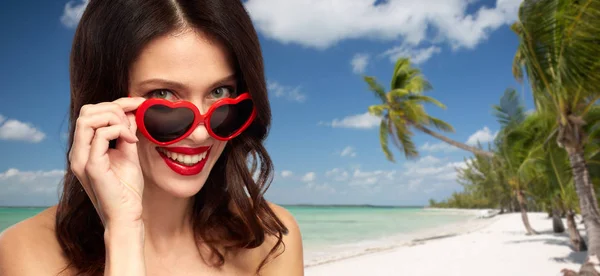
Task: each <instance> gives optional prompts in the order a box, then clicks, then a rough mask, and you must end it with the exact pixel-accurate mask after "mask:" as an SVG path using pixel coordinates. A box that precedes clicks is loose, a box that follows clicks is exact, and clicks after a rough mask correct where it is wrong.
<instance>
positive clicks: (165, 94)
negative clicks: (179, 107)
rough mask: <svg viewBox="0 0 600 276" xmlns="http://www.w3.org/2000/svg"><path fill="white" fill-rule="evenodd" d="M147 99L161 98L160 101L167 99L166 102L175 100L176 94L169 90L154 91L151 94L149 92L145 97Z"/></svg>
mask: <svg viewBox="0 0 600 276" xmlns="http://www.w3.org/2000/svg"><path fill="white" fill-rule="evenodd" d="M145 97H146V98H159V99H165V100H169V101H171V100H173V98H174V97H175V93H173V92H171V91H169V90H165V89H157V90H152V91H150V92H148V94H146V95H145Z"/></svg>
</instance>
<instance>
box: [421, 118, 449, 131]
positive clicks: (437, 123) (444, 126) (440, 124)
mask: <svg viewBox="0 0 600 276" xmlns="http://www.w3.org/2000/svg"><path fill="white" fill-rule="evenodd" d="M427 117H428V120H429V124H431V125H433V126H434V127H435V128H437V129H439V130H441V131H445V132H454V128H453V127H452V126H451V125H450V124H448V123H446V122H444V121H442V120H441V119H438V118H435V117H433V116H429V115H428V116H427Z"/></svg>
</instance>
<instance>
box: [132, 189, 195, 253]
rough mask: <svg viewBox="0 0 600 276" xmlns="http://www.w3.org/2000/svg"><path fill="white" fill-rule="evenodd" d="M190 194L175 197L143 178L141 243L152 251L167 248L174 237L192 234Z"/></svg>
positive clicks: (175, 239)
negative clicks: (142, 237)
mask: <svg viewBox="0 0 600 276" xmlns="http://www.w3.org/2000/svg"><path fill="white" fill-rule="evenodd" d="M192 204H193V197H190V198H181V197H175V196H173V195H171V194H170V193H168V192H166V191H164V190H162V189H161V188H159V187H158V186H156V185H154V184H153V183H150V181H146V186H145V187H144V195H143V198H142V205H143V213H142V219H143V221H144V231H145V241H146V242H145V243H146V245H147V246H150V247H152V249H153V251H156V252H168V251H169V250H170V249H171V248H173V246H175V245H176V244H177V242H178V241H181V240H187V239H188V238H190V237H193V231H192V224H191V211H192Z"/></svg>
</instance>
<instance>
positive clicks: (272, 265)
mask: <svg viewBox="0 0 600 276" xmlns="http://www.w3.org/2000/svg"><path fill="white" fill-rule="evenodd" d="M269 207H271V209H272V210H273V212H274V213H275V215H276V216H277V218H279V220H281V222H282V223H283V224H284V225H285V227H286V228H287V229H288V233H287V234H284V235H283V237H282V240H283V243H284V245H285V246H284V247H283V248H284V251H281V250H279V251H277V252H276V254H275V255H274V256H272V257H270V258H271V260H270V261H269V262H268V263H267V264H266V265H265V266H264V267H263V268H262V269H261V276H270V275H289V276H297V275H304V258H303V257H304V256H303V255H304V254H303V248H302V235H301V233H300V227H299V226H298V222H297V221H296V219H295V218H294V216H293V215H292V214H291V213H290V212H289V211H288V210H287V209H285V208H284V207H281V206H279V205H277V204H274V203H271V202H269ZM277 240H278V238H277V237H275V236H268V237H267V239H266V240H265V243H264V244H263V245H262V246H261V247H262V250H260V251H261V252H262V253H263V254H265V252H266V253H267V254H268V252H269V251H270V250H271V249H272V248H273V246H274V245H275V244H276V243H277ZM273 257H275V258H274V259H272V258H273Z"/></svg>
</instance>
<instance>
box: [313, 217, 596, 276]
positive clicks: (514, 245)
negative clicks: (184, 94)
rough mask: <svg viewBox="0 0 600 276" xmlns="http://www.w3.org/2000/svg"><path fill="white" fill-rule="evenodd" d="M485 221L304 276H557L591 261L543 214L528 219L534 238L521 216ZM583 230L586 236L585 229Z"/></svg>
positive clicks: (322, 266) (315, 269)
mask: <svg viewBox="0 0 600 276" xmlns="http://www.w3.org/2000/svg"><path fill="white" fill-rule="evenodd" d="M480 220H481V221H482V222H481V223H480V225H479V226H478V227H474V226H473V224H472V223H471V224H465V227H466V228H470V229H463V231H462V234H458V235H449V237H444V238H435V239H429V240H418V241H414V242H412V243H410V244H409V245H406V246H401V247H397V248H393V249H389V250H383V251H379V252H375V253H370V254H364V255H361V256H357V257H351V258H348V259H343V260H338V261H333V262H328V263H324V264H319V265H314V266H310V267H306V268H305V275H306V276H320V275H322V276H337V275H344V276H346V275H348V276H349V275H357V276H359V275H360V276H365V275H368V276H384V275H394V276H398V275H444V276H449V275H457V276H458V275H460V276H470V275H473V276H475V275H477V276H480V275H486V276H495V275H497V276H521V275H523V276H537V275H539V276H555V275H561V273H560V270H561V269H563V268H570V269H573V270H576V271H577V270H579V267H580V266H581V264H582V263H583V261H584V259H585V257H586V253H585V252H573V251H572V250H571V247H570V242H569V237H568V234H567V233H566V232H565V233H561V234H555V233H553V232H552V220H551V219H549V218H547V215H546V214H544V213H529V220H530V222H531V225H532V227H533V228H534V229H535V230H536V231H538V232H539V233H540V234H539V235H533V236H527V235H525V228H524V226H523V222H522V220H521V215H520V213H512V214H504V215H497V216H495V217H493V218H489V219H480ZM483 221H485V222H483ZM563 221H564V220H563ZM482 223H484V224H482ZM564 223H565V226H566V225H567V224H566V221H564ZM482 225H483V226H482ZM578 228H579V229H580V232H581V234H582V235H585V231H583V229H584V227H583V225H582V224H579V223H578ZM442 236H444V235H442Z"/></svg>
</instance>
